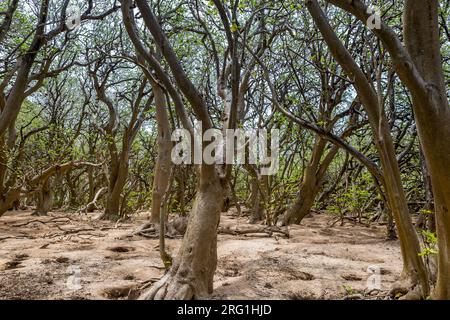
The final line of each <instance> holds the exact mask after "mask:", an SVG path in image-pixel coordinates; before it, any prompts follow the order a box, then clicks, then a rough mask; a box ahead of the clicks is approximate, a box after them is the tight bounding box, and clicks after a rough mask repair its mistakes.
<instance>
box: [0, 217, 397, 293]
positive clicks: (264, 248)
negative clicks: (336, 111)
mask: <svg viewBox="0 0 450 320" xmlns="http://www.w3.org/2000/svg"><path fill="white" fill-rule="evenodd" d="M30 214H31V212H30V211H15V212H9V213H7V214H6V215H4V216H3V217H1V218H0V299H128V298H134V297H135V295H136V294H137V292H138V290H136V288H142V287H144V286H145V285H146V284H147V285H148V284H150V283H151V282H152V281H155V280H157V279H158V278H160V277H161V276H162V275H163V273H164V268H163V265H162V262H161V260H160V258H159V251H158V240H157V239H147V238H144V237H142V236H130V234H131V233H132V232H133V231H134V230H136V228H137V227H138V226H140V225H142V224H143V222H144V221H145V220H144V219H145V214H142V215H140V216H138V217H136V218H135V219H133V220H132V221H129V222H125V223H118V224H116V223H112V222H105V221H94V220H93V219H91V217H88V216H85V215H81V216H80V215H78V214H75V213H51V214H50V215H49V216H48V217H32V216H31V215H30ZM221 226H222V227H227V228H231V229H233V228H238V229H241V228H248V227H251V225H248V224H247V223H246V218H245V217H239V218H238V217H236V216H232V213H231V212H229V213H227V214H225V213H224V214H223V215H222V219H221ZM253 228H254V226H253ZM289 232H290V237H289V238H286V237H284V236H282V235H271V236H269V235H264V234H249V235H246V236H245V235H228V234H220V235H219V241H218V255H219V262H218V267H217V272H216V275H215V284H214V287H215V290H214V294H213V295H212V298H213V299H343V298H345V297H347V298H348V297H349V296H353V295H358V294H362V295H363V298H364V299H385V298H386V297H387V291H388V290H389V287H390V285H391V284H392V283H393V282H394V281H395V280H396V279H397V278H398V276H399V274H400V271H401V258H400V249H399V244H398V242H397V241H387V240H385V238H384V227H382V226H372V227H366V226H363V225H354V224H353V223H347V224H345V225H344V226H339V225H335V226H333V227H330V217H329V216H327V215H324V214H321V215H315V216H314V217H312V218H307V219H305V220H304V222H303V223H302V225H301V226H293V227H291V228H290V230H289ZM179 244H180V239H168V240H167V247H168V250H169V252H171V253H172V254H173V255H174V254H176V250H177V248H178V246H179ZM368 268H371V270H375V271H374V272H375V274H374V273H371V272H370V271H368ZM368 280H369V282H370V283H374V284H375V285H378V286H379V288H380V290H379V291H378V290H372V292H370V293H369V291H370V290H367V287H368Z"/></svg>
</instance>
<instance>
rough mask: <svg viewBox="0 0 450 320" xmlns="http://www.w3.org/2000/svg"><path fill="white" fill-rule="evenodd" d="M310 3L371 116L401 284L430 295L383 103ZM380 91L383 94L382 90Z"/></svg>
mask: <svg viewBox="0 0 450 320" xmlns="http://www.w3.org/2000/svg"><path fill="white" fill-rule="evenodd" d="M306 5H307V8H308V11H309V12H310V13H311V15H312V17H313V19H314V21H315V23H316V25H317V26H318V28H319V29H320V31H321V33H322V35H323V37H324V39H325V41H326V42H327V44H328V47H329V48H330V51H331V53H332V54H333V56H334V58H335V59H336V61H337V62H338V63H339V64H340V65H341V66H342V67H343V69H344V70H345V71H346V73H347V74H348V75H349V76H351V77H352V79H353V80H354V87H355V89H356V91H357V93H358V96H359V98H360V100H361V102H362V104H363V106H364V109H365V110H366V113H367V115H368V118H369V122H370V125H371V129H372V132H373V135H374V142H375V145H376V147H377V150H378V153H379V155H380V160H381V166H382V168H383V173H384V177H385V185H384V188H385V190H386V196H387V200H388V205H389V208H390V210H391V212H392V215H393V217H394V220H395V222H396V224H397V229H398V237H399V240H400V247H401V253H402V258H403V272H402V279H401V283H399V285H400V286H401V287H402V289H407V290H409V291H408V292H411V295H414V294H415V289H418V288H417V285H420V289H421V290H419V291H420V293H419V294H418V297H426V296H427V295H428V294H429V282H428V274H427V270H426V268H425V265H424V262H423V260H422V258H421V257H420V256H419V253H420V252H421V250H420V243H419V239H418V236H417V233H416V231H415V229H414V226H413V224H412V220H411V216H410V213H409V209H408V205H407V201H406V197H405V193H404V190H403V186H402V183H401V179H400V170H399V167H398V162H397V159H396V157H395V149H394V145H393V142H392V137H391V134H390V128H389V124H388V122H387V119H386V115H385V113H384V108H383V105H382V103H381V101H380V99H379V97H378V95H377V93H376V92H375V90H374V88H373V86H372V85H371V84H370V83H369V82H368V80H367V78H366V75H365V74H364V73H363V72H362V71H361V69H360V67H359V66H358V65H357V64H356V62H355V60H354V59H353V58H352V56H351V55H350V53H349V52H348V51H347V49H346V48H345V46H344V45H343V44H342V42H341V40H340V39H339V38H338V37H337V35H336V33H335V32H334V31H333V29H332V28H331V26H330V24H329V22H328V19H327V17H326V16H325V14H324V12H323V11H322V9H321V8H320V6H319V4H318V3H317V1H316V0H309V1H307V3H306ZM378 94H380V95H381V92H379V93H378ZM436 140H438V139H436ZM394 289H396V288H394Z"/></svg>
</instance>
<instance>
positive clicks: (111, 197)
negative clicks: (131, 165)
mask: <svg viewBox="0 0 450 320" xmlns="http://www.w3.org/2000/svg"><path fill="white" fill-rule="evenodd" d="M112 170H113V172H112V174H111V177H110V181H109V184H110V185H109V187H108V196H107V198H106V206H105V212H104V213H103V215H102V216H101V219H103V220H113V221H114V220H118V219H119V218H120V203H121V201H120V200H121V196H122V191H123V187H124V186H125V183H126V180H127V176H128V159H124V158H123V157H121V159H120V160H119V163H118V168H116V169H115V170H114V169H112Z"/></svg>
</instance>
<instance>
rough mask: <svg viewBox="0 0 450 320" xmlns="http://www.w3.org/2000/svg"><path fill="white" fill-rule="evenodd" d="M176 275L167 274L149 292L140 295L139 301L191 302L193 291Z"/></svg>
mask: <svg viewBox="0 0 450 320" xmlns="http://www.w3.org/2000/svg"><path fill="white" fill-rule="evenodd" d="M179 277H180V276H179V275H178V273H175V272H174V271H173V270H172V272H168V273H167V274H166V275H165V276H164V277H162V278H161V279H160V280H159V281H158V282H156V283H155V284H153V286H151V287H150V289H149V290H147V291H146V292H144V293H143V294H141V296H140V297H139V300H192V299H194V298H195V297H194V290H193V288H192V286H191V285H190V284H189V283H188V282H187V281H186V280H182V279H180V278H179Z"/></svg>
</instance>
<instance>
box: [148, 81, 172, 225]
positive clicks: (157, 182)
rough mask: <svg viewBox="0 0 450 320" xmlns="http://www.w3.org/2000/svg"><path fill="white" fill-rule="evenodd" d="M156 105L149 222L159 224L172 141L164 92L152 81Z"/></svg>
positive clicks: (167, 177) (167, 181)
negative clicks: (155, 142) (155, 158)
mask: <svg viewBox="0 0 450 320" xmlns="http://www.w3.org/2000/svg"><path fill="white" fill-rule="evenodd" d="M152 88H153V95H154V96H155V104H156V122H157V125H158V158H157V160H156V166H155V176H154V180H153V190H152V212H151V217H150V222H153V223H159V217H160V210H161V201H162V198H163V196H164V193H165V191H166V189H167V186H168V184H169V176H170V168H171V166H172V162H171V158H170V156H171V149H172V141H171V140H170V122H169V117H168V113H167V103H166V97H165V95H164V91H163V90H162V88H161V87H160V86H159V84H157V83H154V82H153V81H152Z"/></svg>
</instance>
